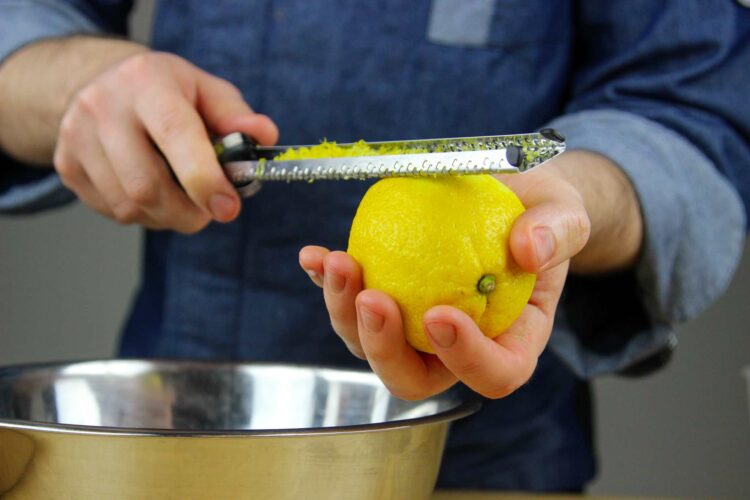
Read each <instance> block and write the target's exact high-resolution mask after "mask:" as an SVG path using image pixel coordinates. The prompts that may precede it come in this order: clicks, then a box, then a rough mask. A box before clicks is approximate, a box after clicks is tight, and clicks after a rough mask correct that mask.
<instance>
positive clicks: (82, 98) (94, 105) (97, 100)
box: [75, 84, 106, 117]
mask: <svg viewBox="0 0 750 500" xmlns="http://www.w3.org/2000/svg"><path fill="white" fill-rule="evenodd" d="M105 105H106V98H105V96H104V92H103V91H102V89H101V88H100V87H99V86H98V85H96V84H91V85H88V86H87V87H85V88H83V89H82V90H81V91H80V92H79V93H78V96H76V99H75V106H76V107H77V108H79V109H80V110H81V111H83V112H84V113H86V114H88V115H90V116H93V117H98V116H100V115H101V113H102V110H103V109H104V107H105Z"/></svg>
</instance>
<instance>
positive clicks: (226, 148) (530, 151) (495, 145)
mask: <svg viewBox="0 0 750 500" xmlns="http://www.w3.org/2000/svg"><path fill="white" fill-rule="evenodd" d="M368 145H369V146H370V148H372V150H374V151H376V152H380V151H383V152H385V154H379V155H371V156H344V157H336V158H316V159H310V160H275V159H274V158H275V157H276V156H278V155H279V154H281V153H283V152H284V151H287V150H288V149H291V148H295V149H296V148H299V147H309V146H275V147H260V146H255V145H253V144H252V143H248V142H247V139H246V138H245V137H244V136H241V135H239V134H231V135H229V136H227V137H225V138H224V139H223V140H222V141H221V142H220V143H219V144H217V152H218V153H219V158H220V159H221V160H222V163H223V165H224V169H225V171H226V174H227V177H228V178H229V179H230V180H231V181H232V183H234V185H235V186H237V187H238V188H240V187H243V186H247V185H248V184H250V183H252V182H253V181H289V182H291V181H316V180H350V179H360V180H362V179H370V178H381V177H420V176H440V175H470V174H495V173H519V172H525V171H528V170H530V169H532V168H535V167H537V166H539V165H541V164H542V163H544V162H545V161H547V160H549V159H551V158H553V157H555V156H557V155H558V154H560V153H562V152H563V151H564V150H565V139H564V137H562V136H561V135H560V134H558V133H557V132H556V131H554V130H551V129H545V130H542V131H540V132H538V133H533V134H519V135H500V136H484V137H458V138H451V139H428V140H416V141H389V142H372V143H368ZM338 146H339V148H344V149H346V148H354V147H355V144H354V143H352V144H338ZM393 150H398V151H400V152H403V154H388V152H389V151H393ZM410 151H414V153H410Z"/></svg>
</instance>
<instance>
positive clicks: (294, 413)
mask: <svg viewBox="0 0 750 500" xmlns="http://www.w3.org/2000/svg"><path fill="white" fill-rule="evenodd" d="M477 408H478V403H475V402H465V401H460V400H458V399H456V398H455V397H454V396H451V395H450V394H448V393H446V394H444V395H439V396H435V397H432V398H429V399H426V400H422V401H414V402H410V401H403V400H400V399H398V398H395V397H394V396H392V395H391V394H390V393H389V392H388V390H387V389H386V388H385V387H384V386H383V384H382V383H381V382H380V380H379V379H378V378H377V377H376V376H375V375H373V374H372V373H368V372H359V371H351V370H338V369H331V368H323V367H308V366H293V365H277V364H252V363H212V362H192V361H144V360H104V361H88V362H78V363H70V364H47V365H24V366H11V367H6V368H0V496H2V498H34V499H36V498H76V499H87V498H113V499H116V498H270V499H275V498H301V497H304V498H351V499H360V498H361V499H369V498H373V499H374V498H413V499H419V498H429V495H430V493H431V491H432V489H433V488H434V484H435V479H436V477H437V473H438V470H439V464H440V458H441V456H442V450H443V447H444V443H445V437H446V433H447V430H448V426H449V424H450V422H451V421H453V420H455V419H458V418H462V417H464V416H467V415H469V414H471V413H473V412H475V411H476V410H477Z"/></svg>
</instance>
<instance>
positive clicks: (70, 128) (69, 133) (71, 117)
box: [58, 111, 80, 149]
mask: <svg viewBox="0 0 750 500" xmlns="http://www.w3.org/2000/svg"><path fill="white" fill-rule="evenodd" d="M79 133H80V124H79V123H78V117H77V115H76V113H74V112H70V111H69V112H67V113H65V116H63V119H62V120H61V121H60V130H59V132H58V140H59V141H60V142H61V143H76V142H78V137H79ZM58 149H59V148H58Z"/></svg>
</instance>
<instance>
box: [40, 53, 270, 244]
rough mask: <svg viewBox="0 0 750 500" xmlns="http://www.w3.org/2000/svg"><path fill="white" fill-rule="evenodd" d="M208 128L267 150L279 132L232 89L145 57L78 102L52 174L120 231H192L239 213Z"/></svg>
mask: <svg viewBox="0 0 750 500" xmlns="http://www.w3.org/2000/svg"><path fill="white" fill-rule="evenodd" d="M208 130H210V131H211V132H212V133H215V134H219V135H221V134H227V133H229V132H234V131H240V132H244V133H245V134H247V135H249V136H251V137H253V138H254V139H255V140H256V141H258V143H260V144H262V145H272V144H274V143H275V142H276V140H277V139H278V129H277V128H276V125H275V124H274V123H273V122H272V121H271V120H270V119H269V118H268V117H267V116H265V115H261V114H256V113H254V112H253V110H252V109H251V108H250V106H249V105H248V104H247V103H246V102H245V100H244V99H243V97H242V94H241V93H240V91H239V90H238V89H237V88H236V87H234V86H233V85H232V84H231V83H229V82H227V81H225V80H222V79H220V78H217V77H215V76H212V75H210V74H208V73H206V72H205V71H203V70H201V69H199V68H197V67H196V66H193V65H192V64H190V63H189V62H187V61H185V60H184V59H181V58H180V57H177V56H175V55H171V54H165V53H157V52H143V53H140V54H136V55H133V56H130V57H128V58H127V59H125V60H124V61H122V62H120V63H118V64H116V65H115V66H113V67H111V68H110V69H108V70H106V71H104V72H103V73H101V74H100V75H98V76H97V77H95V78H94V79H93V80H91V81H90V82H89V83H88V84H87V85H86V86H84V87H83V88H82V89H81V90H80V91H79V92H78V93H77V94H76V95H75V97H74V98H73V99H72V101H71V103H70V105H69V106H68V108H67V111H66V112H65V115H64V116H63V119H62V122H61V124H60V132H59V136H58V140H57V145H56V149H55V155H54V164H55V169H56V170H57V172H58V173H59V175H60V178H61V179H62V182H63V184H64V185H65V186H67V187H68V188H69V189H71V190H72V191H74V192H75V193H76V195H78V198H79V199H81V200H82V201H83V202H84V203H85V204H86V205H88V206H89V207H91V208H93V209H94V210H96V211H97V212H99V213H101V214H103V215H105V216H107V217H110V218H112V219H114V220H116V221H118V222H120V223H122V224H133V223H135V224H140V225H142V226H144V227H147V228H150V229H173V230H176V231H179V232H182V233H194V232H197V231H200V230H201V229H203V228H204V227H205V226H206V225H207V224H208V223H209V222H210V221H211V220H216V221H219V222H228V221H231V220H233V219H235V218H236V217H237V215H238V214H239V211H240V199H239V196H238V195H237V192H236V191H235V189H234V187H233V186H232V184H231V183H230V182H229V181H228V180H227V178H226V176H225V175H224V172H223V170H222V169H221V167H220V165H219V163H218V161H217V159H216V153H215V152H214V149H213V145H212V143H211V140H210V138H209V132H208ZM157 148H158V150H157ZM159 152H161V154H162V155H163V156H162V155H160V154H159ZM165 158H166V161H165ZM170 168H171V172H172V173H174V177H173V176H172V174H171V173H170ZM175 178H176V179H177V181H179V184H178V182H177V181H175Z"/></svg>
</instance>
